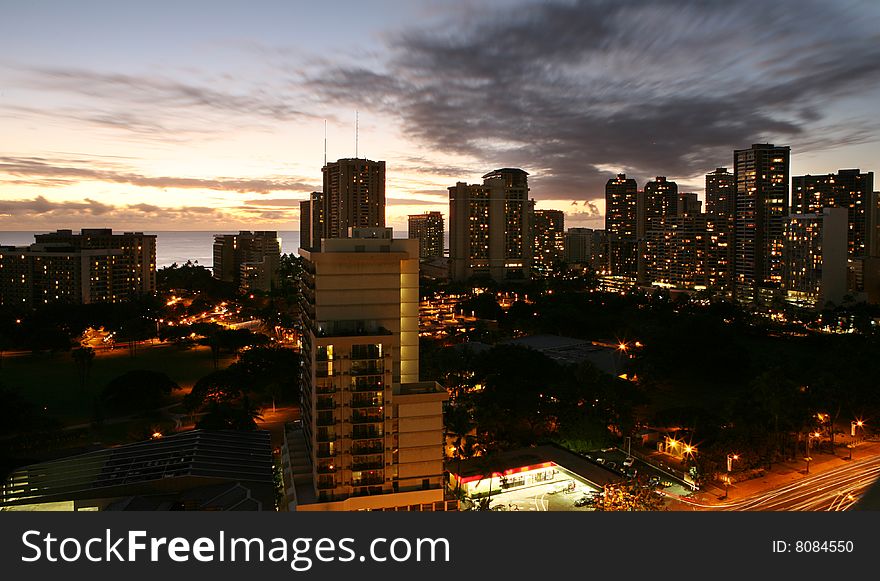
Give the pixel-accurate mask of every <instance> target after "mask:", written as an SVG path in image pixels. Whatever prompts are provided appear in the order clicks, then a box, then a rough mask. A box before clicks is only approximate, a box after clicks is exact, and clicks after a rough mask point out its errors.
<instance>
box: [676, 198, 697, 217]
mask: <svg viewBox="0 0 880 581" xmlns="http://www.w3.org/2000/svg"><path fill="white" fill-rule="evenodd" d="M702 212H703V202H701V201H700V200H699V198H698V197H697V194H696V193H694V192H681V193H679V194H678V210H677V211H676V213H675V214H676V215H677V216H696V215H697V214H701V213H702Z"/></svg>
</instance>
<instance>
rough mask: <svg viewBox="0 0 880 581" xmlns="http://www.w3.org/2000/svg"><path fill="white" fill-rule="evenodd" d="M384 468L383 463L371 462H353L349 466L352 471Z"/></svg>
mask: <svg viewBox="0 0 880 581" xmlns="http://www.w3.org/2000/svg"><path fill="white" fill-rule="evenodd" d="M384 467H385V463H384V462H383V461H381V460H380V461H375V460H373V461H371V462H355V463H353V464H352V465H351V469H352V470H382V469H383V468H384Z"/></svg>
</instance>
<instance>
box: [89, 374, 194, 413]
mask: <svg viewBox="0 0 880 581" xmlns="http://www.w3.org/2000/svg"><path fill="white" fill-rule="evenodd" d="M178 389H180V386H179V385H177V383H175V382H174V381H173V380H172V379H171V378H170V377H168V376H167V375H166V374H164V373H160V372H158V371H150V370H147V369H133V370H131V371H127V372H125V373H123V374H122V375H120V376H119V377H117V378H116V379H113V380H111V381H110V382H109V383H108V384H107V386H106V387H105V388H104V390H103V391H102V392H101V401H102V402H103V403H104V404H105V405H107V406H109V407H111V408H116V409H126V410H131V411H145V410H154V409H157V408H159V407H161V406H162V405H163V404H164V403H165V399H166V398H167V397H168V396H170V395H171V393H172V392H173V391H175V390H178Z"/></svg>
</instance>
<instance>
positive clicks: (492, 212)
mask: <svg viewBox="0 0 880 581" xmlns="http://www.w3.org/2000/svg"><path fill="white" fill-rule="evenodd" d="M528 175H529V174H528V173H526V172H525V171H523V170H521V169H516V168H504V169H498V170H495V171H493V172H489V173H487V174H486V175H484V176H483V184H482V185H468V184H466V183H464V182H458V183H457V184H455V186H453V187H450V188H449V259H450V269H451V270H450V277H451V278H452V279H453V280H467V279H469V278H471V277H483V278H491V279H494V280H497V281H501V280H524V279H528V278H529V277H530V276H531V270H532V253H533V247H534V230H533V228H532V219H533V212H534V200H530V199H529V185H528Z"/></svg>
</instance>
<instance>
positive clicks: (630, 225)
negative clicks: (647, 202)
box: [605, 174, 640, 278]
mask: <svg viewBox="0 0 880 581" xmlns="http://www.w3.org/2000/svg"><path fill="white" fill-rule="evenodd" d="M638 189H639V187H638V185H637V184H636V180H634V179H632V178H629V179H628V178H627V177H626V174H618V175H617V177H616V178H613V179H610V180H608V183H607V184H605V232H606V233H607V236H608V261H609V267H610V274H612V275H614V276H623V277H627V278H635V277H636V274H637V270H638V231H637V229H638V209H637V199H638V197H639V196H640V194H639V193H638Z"/></svg>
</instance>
